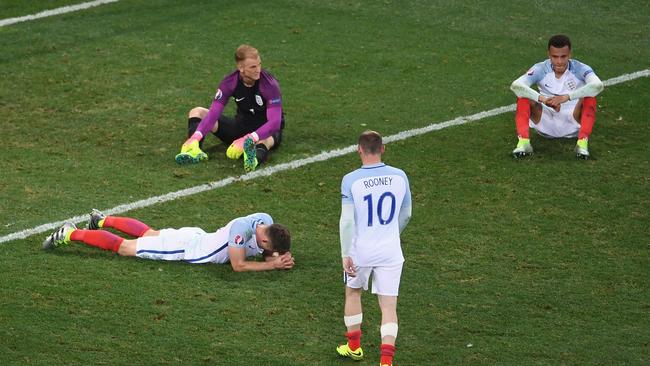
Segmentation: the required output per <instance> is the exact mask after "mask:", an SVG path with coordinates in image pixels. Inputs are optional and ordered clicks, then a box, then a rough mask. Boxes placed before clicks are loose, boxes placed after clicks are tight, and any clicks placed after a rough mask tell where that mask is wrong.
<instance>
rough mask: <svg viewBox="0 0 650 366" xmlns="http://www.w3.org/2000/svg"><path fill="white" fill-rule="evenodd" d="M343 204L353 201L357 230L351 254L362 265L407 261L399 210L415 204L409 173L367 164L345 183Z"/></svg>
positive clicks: (346, 178)
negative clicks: (412, 201)
mask: <svg viewBox="0 0 650 366" xmlns="http://www.w3.org/2000/svg"><path fill="white" fill-rule="evenodd" d="M341 197H342V201H343V202H342V203H343V204H346V203H353V204H354V206H355V208H354V210H355V215H354V219H355V227H356V233H355V236H354V238H353V244H352V248H351V251H350V256H351V257H352V260H353V261H354V263H355V264H356V265H358V266H363V267H371V266H391V265H396V264H400V263H402V262H404V256H403V255H402V247H401V243H400V236H399V234H400V233H399V220H398V218H399V213H400V210H401V208H402V207H405V206H410V205H411V190H410V188H409V182H408V178H407V177H406V174H405V173H404V172H403V171H402V170H400V169H397V168H394V167H391V166H389V165H386V164H384V163H379V164H373V165H364V166H363V167H361V168H359V169H357V170H355V171H353V172H351V173H348V174H347V175H346V176H345V177H343V181H342V182H341Z"/></svg>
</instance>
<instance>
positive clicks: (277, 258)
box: [272, 252, 296, 269]
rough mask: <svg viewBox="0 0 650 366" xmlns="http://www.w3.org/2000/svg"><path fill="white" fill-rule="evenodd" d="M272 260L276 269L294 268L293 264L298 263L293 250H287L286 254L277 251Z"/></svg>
mask: <svg viewBox="0 0 650 366" xmlns="http://www.w3.org/2000/svg"><path fill="white" fill-rule="evenodd" d="M272 262H273V267H274V268H275V269H291V268H293V265H294V264H296V263H295V261H294V259H293V256H292V255H291V252H286V253H284V254H278V253H275V254H274V255H273V260H272Z"/></svg>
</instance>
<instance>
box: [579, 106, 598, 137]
mask: <svg viewBox="0 0 650 366" xmlns="http://www.w3.org/2000/svg"><path fill="white" fill-rule="evenodd" d="M595 122H596V97H584V98H583V99H582V112H581V114H580V131H579V132H578V138H579V139H584V138H587V139H588V138H589V136H590V135H591V130H592V129H593V128H594V123H595Z"/></svg>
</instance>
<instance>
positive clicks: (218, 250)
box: [185, 243, 228, 263]
mask: <svg viewBox="0 0 650 366" xmlns="http://www.w3.org/2000/svg"><path fill="white" fill-rule="evenodd" d="M227 247H228V243H226V244H224V245H222V246H221V247H220V248H219V249H217V250H215V251H214V252H212V253H210V254H208V255H204V256H203V257H201V258H195V259H186V260H185V261H187V262H190V263H194V262H200V261H202V260H205V259H207V258H210V257H212V256H213V255H215V254H217V253H219V252H220V251H222V250H224V249H225V248H227Z"/></svg>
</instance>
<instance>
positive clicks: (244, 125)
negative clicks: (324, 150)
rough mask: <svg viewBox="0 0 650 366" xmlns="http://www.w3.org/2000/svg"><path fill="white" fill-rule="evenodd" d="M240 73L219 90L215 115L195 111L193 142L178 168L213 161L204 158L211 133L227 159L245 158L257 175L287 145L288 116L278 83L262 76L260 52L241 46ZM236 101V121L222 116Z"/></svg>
mask: <svg viewBox="0 0 650 366" xmlns="http://www.w3.org/2000/svg"><path fill="white" fill-rule="evenodd" d="M235 62H236V63H237V70H235V71H234V72H233V73H231V74H229V75H227V76H226V77H225V78H224V79H223V80H222V81H221V83H220V84H219V88H218V89H217V93H216V94H215V96H214V100H213V101H212V105H210V109H206V108H203V107H195V108H193V109H192V110H191V111H190V112H189V116H188V117H189V120H188V124H187V126H188V127H187V128H188V131H187V132H188V137H189V138H188V139H187V141H185V143H184V144H183V146H182V147H181V152H180V153H179V154H177V155H176V162H178V163H179V164H186V163H198V162H200V161H202V160H205V159H207V158H208V155H207V154H206V153H204V152H203V150H201V149H202V145H203V139H204V137H205V136H206V135H207V134H208V133H210V132H212V133H213V134H214V135H215V136H217V137H218V138H219V139H220V140H221V141H222V142H223V143H224V144H227V145H230V146H229V147H228V149H227V150H226V156H227V157H228V158H230V159H239V158H240V157H241V156H242V155H243V156H244V169H245V170H246V171H253V170H255V168H256V167H257V165H258V164H262V163H264V162H265V161H266V160H267V158H268V155H269V150H271V149H274V148H277V147H278V146H279V145H280V142H281V140H282V129H283V128H284V114H283V113H282V96H281V94H280V86H279V84H278V81H277V80H276V79H275V78H274V77H273V75H271V74H270V73H268V72H267V71H266V70H262V60H261V58H260V55H259V53H258V51H257V49H255V48H253V47H252V46H249V45H246V44H244V45H241V46H239V47H238V48H237V50H236V51H235ZM230 97H232V98H233V99H234V100H235V103H237V114H236V115H235V118H229V117H226V116H223V115H222V114H221V113H222V112H223V109H224V108H225V106H226V104H228V99H229V98H230Z"/></svg>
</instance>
